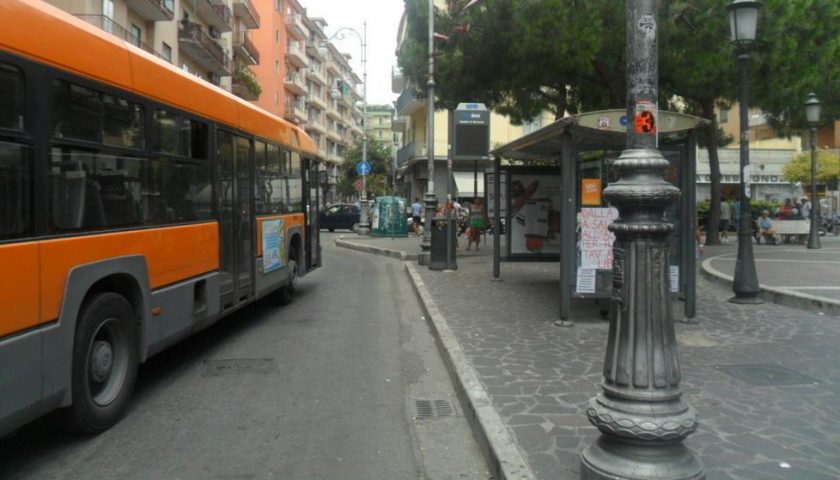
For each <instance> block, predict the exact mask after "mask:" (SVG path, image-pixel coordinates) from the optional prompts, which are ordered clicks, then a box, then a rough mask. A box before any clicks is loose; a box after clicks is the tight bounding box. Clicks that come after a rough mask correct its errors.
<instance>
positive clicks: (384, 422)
mask: <svg viewBox="0 0 840 480" xmlns="http://www.w3.org/2000/svg"><path fill="white" fill-rule="evenodd" d="M332 237H333V235H330V234H327V233H326V232H324V236H323V238H322V244H323V245H324V258H325V265H326V266H325V267H323V268H321V269H320V270H318V271H316V272H314V273H312V274H310V275H309V276H307V277H305V278H304V279H303V280H302V281H301V282H300V283H299V286H300V291H299V294H298V297H297V298H296V299H295V301H294V302H293V303H292V304H291V305H289V306H287V307H283V308H279V307H275V306H274V305H271V304H270V303H267V302H262V303H259V304H256V305H253V306H251V307H249V308H247V309H245V310H243V311H240V312H238V313H236V314H235V315H233V316H232V317H229V318H228V319H226V320H223V321H222V322H220V323H219V324H217V325H215V326H213V327H211V328H209V329H208V330H205V331H204V332H201V333H200V334H198V335H196V336H194V337H192V338H190V339H188V340H186V341H184V342H182V343H180V344H178V345H176V346H175V347H173V348H171V349H170V350H168V351H166V352H164V353H162V354H161V355H159V356H157V357H155V358H153V359H152V360H151V361H150V362H148V363H147V364H145V365H144V366H143V367H141V370H140V377H139V381H138V386H137V389H136V393H135V398H134V400H133V402H132V405H131V409H130V411H129V413H128V416H127V417H126V418H125V419H124V420H123V421H122V422H120V423H119V424H118V425H116V426H115V427H114V428H112V429H111V430H109V431H107V432H105V433H103V434H101V435H99V436H96V437H76V436H70V435H67V434H63V433H60V432H59V431H58V430H57V426H56V424H55V422H54V421H52V420H51V419H50V418H47V419H44V420H41V421H38V422H36V423H34V424H32V425H29V426H27V427H25V428H24V429H22V430H21V431H19V432H18V434H17V435H16V436H14V437H11V438H8V439H5V440H2V441H0V478H3V479H39V480H40V479H85V480H88V479H144V480H145V479H202V480H204V479H269V478H279V479H412V478H417V479H420V478H428V479H449V478H458V479H486V478H488V474H487V470H486V466H485V464H484V461H483V459H482V457H481V455H480V452H479V449H478V446H477V444H476V443H475V441H474V439H473V437H472V434H471V432H470V430H469V427H468V426H467V424H466V421H465V420H464V418H463V416H462V415H461V414H460V407H459V406H458V404H457V400H456V398H455V395H454V391H453V389H452V385H451V381H450V378H449V377H448V375H447V373H446V370H445V368H444V366H443V363H442V361H441V360H440V356H439V354H438V351H437V349H436V347H435V345H434V340H433V338H432V337H431V334H430V333H429V330H428V327H427V325H426V323H425V321H423V319H422V314H421V311H420V308H419V306H418V304H417V301H416V299H415V296H414V294H413V293H412V292H411V287H410V285H409V284H408V281H407V279H406V278H405V274H404V272H403V270H402V265H401V264H400V263H399V262H398V261H396V260H391V259H386V258H383V257H381V256H374V255H367V254H363V253H357V252H351V251H347V250H336V249H335V248H334V247H333V246H332ZM423 400H431V401H432V403H430V404H428V403H423V402H422V401H423ZM418 401H421V402H420V403H419V404H418ZM418 405H419V406H424V405H432V406H435V407H437V408H434V409H433V413H438V414H441V415H440V416H433V417H425V416H423V415H420V416H418V410H417V407H418ZM447 405H448V406H451V407H453V408H454V415H443V414H445V413H446V406H447Z"/></svg>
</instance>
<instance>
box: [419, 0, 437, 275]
mask: <svg viewBox="0 0 840 480" xmlns="http://www.w3.org/2000/svg"><path fill="white" fill-rule="evenodd" d="M428 2H429V79H428V81H427V82H426V86H427V87H428V94H427V96H428V98H427V99H426V155H427V156H428V162H427V164H426V165H427V170H428V175H429V180H428V182H427V183H426V196H425V198H424V202H425V204H426V222H425V228H424V229H423V239H422V240H421V241H420V249H421V252H420V256H419V257H418V259H417V262H418V263H419V264H420V265H426V264H428V263H429V256H430V252H431V248H432V218H434V216H435V207H436V206H437V198H436V197H435V56H434V53H435V3H434V1H433V0H428Z"/></svg>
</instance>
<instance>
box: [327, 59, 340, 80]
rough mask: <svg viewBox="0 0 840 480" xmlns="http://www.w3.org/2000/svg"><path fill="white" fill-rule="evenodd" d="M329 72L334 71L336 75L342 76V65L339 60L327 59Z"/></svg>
mask: <svg viewBox="0 0 840 480" xmlns="http://www.w3.org/2000/svg"><path fill="white" fill-rule="evenodd" d="M327 72H332V74H333V75H334V76H336V77H341V67H340V66H339V65H338V62H335V61H333V60H328V61H327Z"/></svg>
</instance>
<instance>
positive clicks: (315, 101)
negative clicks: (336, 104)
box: [306, 93, 327, 110]
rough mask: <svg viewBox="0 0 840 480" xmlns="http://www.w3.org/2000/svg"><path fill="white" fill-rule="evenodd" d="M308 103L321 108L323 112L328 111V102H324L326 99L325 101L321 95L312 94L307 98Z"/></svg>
mask: <svg viewBox="0 0 840 480" xmlns="http://www.w3.org/2000/svg"><path fill="white" fill-rule="evenodd" d="M306 102H307V103H310V104H312V105H315V106H316V107H318V108H319V109H321V110H326V109H327V101H326V100H324V99H323V98H322V97H321V96H319V95H315V94H312V93H310V94H309V95H308V96H307V97H306Z"/></svg>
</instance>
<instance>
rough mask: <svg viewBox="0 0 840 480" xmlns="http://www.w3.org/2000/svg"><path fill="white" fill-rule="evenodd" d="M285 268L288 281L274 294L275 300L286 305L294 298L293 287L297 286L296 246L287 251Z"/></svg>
mask: <svg viewBox="0 0 840 480" xmlns="http://www.w3.org/2000/svg"><path fill="white" fill-rule="evenodd" d="M287 268H288V269H289V282H288V283H287V284H286V285H284V286H283V287H282V288H281V289H280V290H278V291H277V293H276V294H275V298H276V301H277V303H278V304H279V305H288V304H290V303H292V300H294V298H295V289H296V288H297V280H298V251H297V249H296V248H295V249H292V250H291V251H290V252H289V259H288V260H287Z"/></svg>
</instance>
